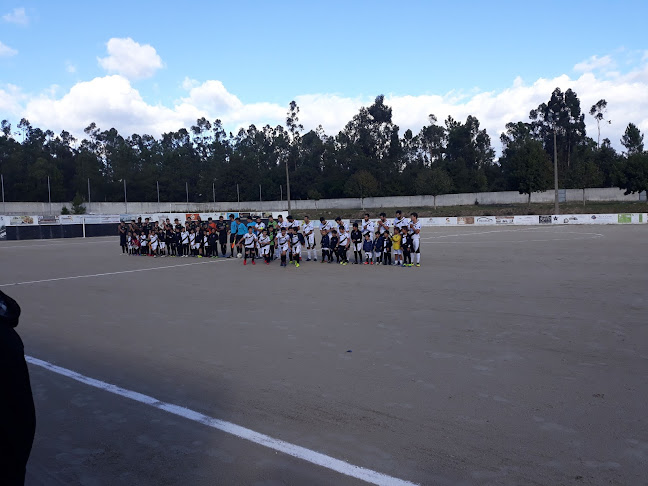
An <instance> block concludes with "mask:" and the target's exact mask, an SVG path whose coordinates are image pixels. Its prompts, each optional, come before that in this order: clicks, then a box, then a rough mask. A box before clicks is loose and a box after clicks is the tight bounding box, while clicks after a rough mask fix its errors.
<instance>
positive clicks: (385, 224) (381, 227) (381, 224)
mask: <svg viewBox="0 0 648 486" xmlns="http://www.w3.org/2000/svg"><path fill="white" fill-rule="evenodd" d="M378 231H380V234H381V235H382V234H384V233H385V231H389V221H388V220H387V215H386V214H385V213H380V219H379V220H378Z"/></svg>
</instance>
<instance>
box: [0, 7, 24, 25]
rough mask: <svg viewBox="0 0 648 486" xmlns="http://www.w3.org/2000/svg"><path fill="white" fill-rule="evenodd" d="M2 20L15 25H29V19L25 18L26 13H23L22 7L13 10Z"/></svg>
mask: <svg viewBox="0 0 648 486" xmlns="http://www.w3.org/2000/svg"><path fill="white" fill-rule="evenodd" d="M2 20H4V21H5V22H9V23H11V24H17V25H27V24H29V17H27V13H26V12H25V8H24V7H20V8H14V9H13V10H12V11H11V12H9V13H8V14H5V15H3V16H2Z"/></svg>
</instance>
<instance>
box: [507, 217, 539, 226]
mask: <svg viewBox="0 0 648 486" xmlns="http://www.w3.org/2000/svg"><path fill="white" fill-rule="evenodd" d="M538 222H539V217H538V216H532V215H526V216H513V223H514V224H523V225H524V224H526V225H535V224H538Z"/></svg>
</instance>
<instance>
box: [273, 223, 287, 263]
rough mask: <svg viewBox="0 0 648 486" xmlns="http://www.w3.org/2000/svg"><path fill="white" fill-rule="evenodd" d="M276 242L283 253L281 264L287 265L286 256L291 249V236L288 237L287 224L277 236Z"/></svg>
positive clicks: (278, 249)
mask: <svg viewBox="0 0 648 486" xmlns="http://www.w3.org/2000/svg"><path fill="white" fill-rule="evenodd" d="M275 242H276V244H275V246H276V248H277V251H278V252H279V253H280V254H281V266H282V267H285V266H286V256H287V255H288V251H289V250H290V238H289V237H288V234H287V232H286V227H285V226H283V227H282V228H281V231H280V232H279V234H278V235H277V237H276V238H275Z"/></svg>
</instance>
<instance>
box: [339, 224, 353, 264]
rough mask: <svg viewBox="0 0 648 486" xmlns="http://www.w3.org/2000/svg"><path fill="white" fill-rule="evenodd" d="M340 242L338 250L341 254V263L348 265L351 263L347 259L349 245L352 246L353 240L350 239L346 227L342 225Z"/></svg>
mask: <svg viewBox="0 0 648 486" xmlns="http://www.w3.org/2000/svg"><path fill="white" fill-rule="evenodd" d="M339 238H340V239H339V241H338V249H339V252H340V260H342V261H341V262H340V263H341V264H342V265H346V264H348V263H349V260H348V258H347V252H348V251H349V245H350V244H351V238H349V233H347V231H346V228H345V226H344V225H340V236H339Z"/></svg>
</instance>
